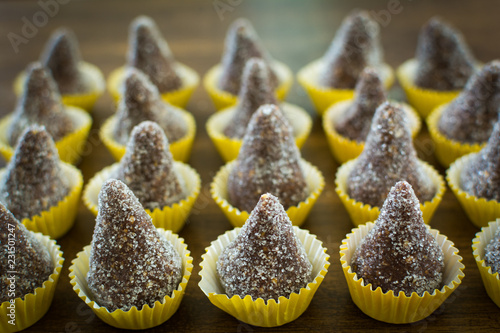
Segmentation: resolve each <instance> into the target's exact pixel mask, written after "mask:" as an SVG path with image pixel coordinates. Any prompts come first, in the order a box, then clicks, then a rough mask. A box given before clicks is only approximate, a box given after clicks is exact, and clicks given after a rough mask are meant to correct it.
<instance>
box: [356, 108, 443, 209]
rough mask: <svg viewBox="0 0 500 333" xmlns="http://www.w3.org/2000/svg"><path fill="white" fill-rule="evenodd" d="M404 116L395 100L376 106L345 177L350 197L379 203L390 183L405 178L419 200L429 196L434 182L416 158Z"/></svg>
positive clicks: (373, 205) (370, 202) (365, 202)
mask: <svg viewBox="0 0 500 333" xmlns="http://www.w3.org/2000/svg"><path fill="white" fill-rule="evenodd" d="M407 118H408V117H407V116H406V113H405V112H404V110H403V109H401V108H400V107H399V106H398V105H396V104H391V103H389V102H385V103H383V104H382V105H380V106H379V107H378V109H377V111H376V112H375V115H374V116H373V121H372V125H371V129H370V132H369V134H368V137H367V139H366V143H365V147H364V149H363V152H362V153H361V155H360V156H359V157H358V158H357V159H356V161H355V163H354V167H353V169H352V171H351V173H350V174H349V176H348V178H347V193H348V195H349V196H350V197H351V198H353V199H354V200H356V201H360V202H362V203H363V204H368V205H371V206H372V207H381V206H382V204H383V203H384V201H385V199H386V197H387V194H388V193H389V191H390V189H391V187H392V186H393V185H394V184H395V183H396V182H398V181H400V180H406V181H407V182H408V183H410V184H411V185H412V187H413V190H414V191H415V194H416V195H417V197H418V199H419V200H420V202H422V203H423V202H425V201H430V200H432V198H433V197H434V195H435V194H436V186H435V184H434V183H433V182H432V180H431V179H430V178H429V176H428V175H427V174H426V172H425V170H424V168H423V166H422V165H421V162H420V160H419V159H418V158H417V153H416V151H415V148H414V147H413V144H412V138H411V132H410V128H409V126H408V119H407Z"/></svg>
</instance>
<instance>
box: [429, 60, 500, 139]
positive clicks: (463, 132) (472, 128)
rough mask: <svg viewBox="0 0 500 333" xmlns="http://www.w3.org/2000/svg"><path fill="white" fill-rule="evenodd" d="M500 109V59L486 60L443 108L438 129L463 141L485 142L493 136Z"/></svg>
mask: <svg viewBox="0 0 500 333" xmlns="http://www.w3.org/2000/svg"><path fill="white" fill-rule="evenodd" d="M499 108H500V61H498V60H494V61H492V62H489V63H487V64H486V65H485V66H484V67H483V68H482V69H481V70H480V71H479V72H477V73H476V74H475V75H473V76H472V77H471V78H470V80H469V82H467V85H466V86H465V89H464V90H463V91H462V92H461V93H460V95H458V97H457V98H455V99H454V100H453V101H452V102H451V103H450V104H449V105H448V107H446V108H445V109H444V110H443V113H442V115H441V118H440V119H439V123H438V126H439V131H440V132H441V133H443V134H444V135H445V136H447V137H448V138H450V139H452V140H455V141H460V142H464V143H483V142H485V141H487V140H488V138H489V137H490V134H491V131H492V130H493V126H494V125H495V122H496V121H497V118H498V109H499Z"/></svg>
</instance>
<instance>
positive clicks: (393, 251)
mask: <svg viewBox="0 0 500 333" xmlns="http://www.w3.org/2000/svg"><path fill="white" fill-rule="evenodd" d="M351 268H352V271H353V272H354V273H356V274H357V276H358V278H362V279H363V281H364V283H365V285H367V284H369V283H371V284H372V290H375V289H377V288H378V287H380V288H382V292H384V293H386V292H388V291H389V290H392V291H393V292H394V294H395V295H398V294H399V293H400V292H401V291H402V292H403V293H404V294H405V295H406V296H408V297H409V296H411V294H412V293H414V292H415V293H417V294H418V295H419V296H422V295H423V294H424V292H426V291H427V292H428V293H429V294H432V293H433V292H434V290H435V289H438V288H440V287H441V283H442V279H443V272H444V255H443V251H442V250H441V248H440V247H439V245H438V243H437V241H436V239H435V238H434V236H433V235H432V234H431V233H430V232H429V230H428V229H427V227H426V226H425V224H424V219H423V218H422V211H421V210H420V205H419V202H418V199H417V197H416V196H415V193H414V192H413V190H412V187H411V185H410V184H408V183H407V182H405V181H401V182H398V183H397V184H396V185H394V187H393V188H392V189H391V191H390V193H389V195H388V196H387V200H386V201H385V202H384V206H383V207H382V209H381V211H380V215H379V217H378V219H377V221H376V222H375V226H374V227H373V229H371V230H370V231H369V232H368V234H367V235H366V236H365V237H364V238H363V240H362V241H361V243H360V244H359V245H358V247H357V248H356V250H355V252H354V254H353V257H352V259H351Z"/></svg>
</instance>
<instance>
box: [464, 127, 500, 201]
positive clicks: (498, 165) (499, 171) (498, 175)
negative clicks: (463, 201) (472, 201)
mask: <svg viewBox="0 0 500 333" xmlns="http://www.w3.org/2000/svg"><path fill="white" fill-rule="evenodd" d="M460 188H461V189H462V190H463V191H465V192H467V193H469V194H470V195H473V196H475V197H479V198H485V199H486V200H496V201H499V202H500V123H499V122H497V123H496V124H495V127H494V129H493V133H492V134H491V137H490V139H489V140H488V143H487V144H486V146H485V147H484V148H483V149H482V150H481V151H480V152H479V153H477V154H476V155H475V156H474V157H473V158H472V159H470V160H469V163H468V164H466V165H465V166H464V167H463V169H462V172H461V173H460Z"/></svg>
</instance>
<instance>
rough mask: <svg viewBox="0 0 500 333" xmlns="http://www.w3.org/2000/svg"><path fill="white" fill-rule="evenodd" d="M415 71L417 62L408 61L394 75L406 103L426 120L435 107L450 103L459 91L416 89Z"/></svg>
mask: <svg viewBox="0 0 500 333" xmlns="http://www.w3.org/2000/svg"><path fill="white" fill-rule="evenodd" d="M416 70H417V60H416V59H409V60H407V61H405V62H404V63H403V64H402V65H400V66H399V67H398V69H397V72H396V75H397V77H398V81H399V83H400V84H401V86H402V87H403V90H404V91H405V94H406V98H407V99H408V102H409V103H410V105H411V106H413V107H414V108H415V109H416V110H417V111H418V113H419V114H420V116H421V117H422V118H427V116H428V115H429V114H430V113H431V112H432V110H434V109H435V108H436V107H438V106H439V105H441V104H444V103H448V102H451V101H452V100H453V99H455V97H457V96H458V95H459V94H460V91H461V90H452V91H439V90H430V89H423V88H419V87H417V86H416V85H415V84H414V82H415V72H416Z"/></svg>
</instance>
